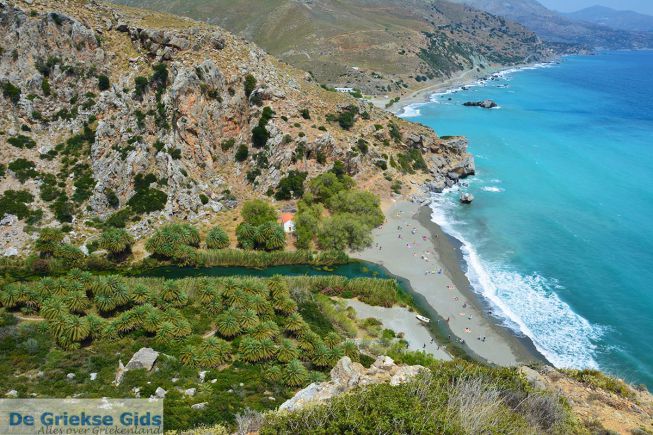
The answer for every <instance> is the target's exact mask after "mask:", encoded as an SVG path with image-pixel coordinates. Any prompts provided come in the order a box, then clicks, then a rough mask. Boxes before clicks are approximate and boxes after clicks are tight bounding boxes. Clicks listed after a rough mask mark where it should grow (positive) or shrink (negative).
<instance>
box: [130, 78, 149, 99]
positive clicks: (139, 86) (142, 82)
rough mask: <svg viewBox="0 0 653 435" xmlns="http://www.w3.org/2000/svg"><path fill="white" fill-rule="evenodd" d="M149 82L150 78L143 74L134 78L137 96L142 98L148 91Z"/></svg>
mask: <svg viewBox="0 0 653 435" xmlns="http://www.w3.org/2000/svg"><path fill="white" fill-rule="evenodd" d="M149 84H150V82H149V80H148V79H147V78H145V77H143V76H137V77H136V78H134V95H135V96H136V97H137V98H141V97H142V96H143V94H145V92H146V91H147V87H148V86H149Z"/></svg>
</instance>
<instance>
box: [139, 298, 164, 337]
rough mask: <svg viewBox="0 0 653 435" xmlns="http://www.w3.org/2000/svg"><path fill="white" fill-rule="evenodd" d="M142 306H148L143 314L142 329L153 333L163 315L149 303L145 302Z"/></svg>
mask: <svg viewBox="0 0 653 435" xmlns="http://www.w3.org/2000/svg"><path fill="white" fill-rule="evenodd" d="M143 307H148V309H147V313H146V314H145V318H144V320H143V329H144V330H145V332H149V333H150V334H151V333H154V332H156V331H157V330H158V328H159V325H160V324H161V322H162V317H163V316H162V314H161V311H160V310H159V309H158V308H155V307H154V306H152V305H150V304H145V305H143Z"/></svg>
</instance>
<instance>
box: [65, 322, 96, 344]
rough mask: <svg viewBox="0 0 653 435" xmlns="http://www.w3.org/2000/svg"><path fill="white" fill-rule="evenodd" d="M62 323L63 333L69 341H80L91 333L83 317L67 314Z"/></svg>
mask: <svg viewBox="0 0 653 435" xmlns="http://www.w3.org/2000/svg"><path fill="white" fill-rule="evenodd" d="M63 323H64V330H63V335H64V336H65V337H66V338H67V339H69V340H70V341H82V340H84V339H85V338H86V337H88V335H89V334H90V333H91V328H90V326H89V324H88V320H87V319H86V318H85V317H77V316H68V317H66V319H65V320H64V322H63Z"/></svg>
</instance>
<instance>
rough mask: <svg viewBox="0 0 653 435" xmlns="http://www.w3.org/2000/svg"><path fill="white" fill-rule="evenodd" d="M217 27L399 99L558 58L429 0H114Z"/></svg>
mask: <svg viewBox="0 0 653 435" xmlns="http://www.w3.org/2000/svg"><path fill="white" fill-rule="evenodd" d="M116 2H118V3H122V4H136V3H138V4H139V5H140V6H143V7H148V8H151V9H154V10H166V11H168V12H171V13H176V14H180V15H184V16H189V17H192V18H197V19H203V20H207V21H209V22H213V23H216V24H219V25H221V26H223V27H225V28H227V29H229V30H230V31H232V32H234V33H237V34H240V35H242V36H244V37H246V38H247V39H250V40H252V41H254V42H256V43H257V44H258V45H260V46H262V47H263V48H265V49H266V50H267V51H268V52H270V53H271V54H273V55H275V56H277V57H279V58H281V59H282V60H284V61H286V62H288V63H290V64H292V65H294V66H296V67H299V68H301V69H304V70H306V71H311V72H312V73H313V74H314V76H315V77H316V79H317V80H318V81H319V82H321V83H324V84H327V85H329V86H341V87H355V88H360V89H361V90H362V91H363V93H366V94H372V95H385V94H401V93H403V92H405V90H406V89H413V88H416V87H420V86H421V85H422V84H423V82H425V81H430V80H433V81H437V80H442V79H444V78H447V77H450V76H451V75H452V74H453V73H454V72H456V71H461V70H465V69H479V70H480V71H483V70H484V69H485V68H486V67H489V66H508V65H516V64H521V63H528V62H530V61H543V60H547V59H550V58H551V57H552V56H553V51H552V50H550V49H549V48H548V47H546V46H545V45H544V44H542V43H541V41H539V40H538V39H537V37H536V36H535V35H534V34H533V33H531V32H530V31H528V30H526V29H524V28H523V27H522V26H520V25H518V24H515V23H512V22H508V21H506V20H504V19H503V18H498V17H494V16H492V15H489V14H487V13H485V12H481V11H478V10H473V9H470V8H467V7H464V6H460V5H455V4H453V3H449V2H445V1H438V2H430V1H423V0H409V1H408V2H405V1H399V0H354V1H350V2H341V1H337V0H325V1H320V2H314V1H301V2H299V1H291V0H274V1H271V2H264V3H263V4H261V3H260V2H257V1H255V0H244V1H239V2H232V1H228V0H217V1H210V2H209V1H206V0H189V1H183V2H181V1H176V0H146V1H135V0H116Z"/></svg>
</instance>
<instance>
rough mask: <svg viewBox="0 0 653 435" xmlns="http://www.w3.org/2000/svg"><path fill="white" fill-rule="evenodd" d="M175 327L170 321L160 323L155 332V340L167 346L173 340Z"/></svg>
mask: <svg viewBox="0 0 653 435" xmlns="http://www.w3.org/2000/svg"><path fill="white" fill-rule="evenodd" d="M175 329H176V328H175V325H173V324H172V323H170V322H163V323H161V325H159V329H158V330H157V332H156V341H157V342H158V343H159V344H161V345H163V346H169V345H170V344H172V342H173V341H174V340H175Z"/></svg>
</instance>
